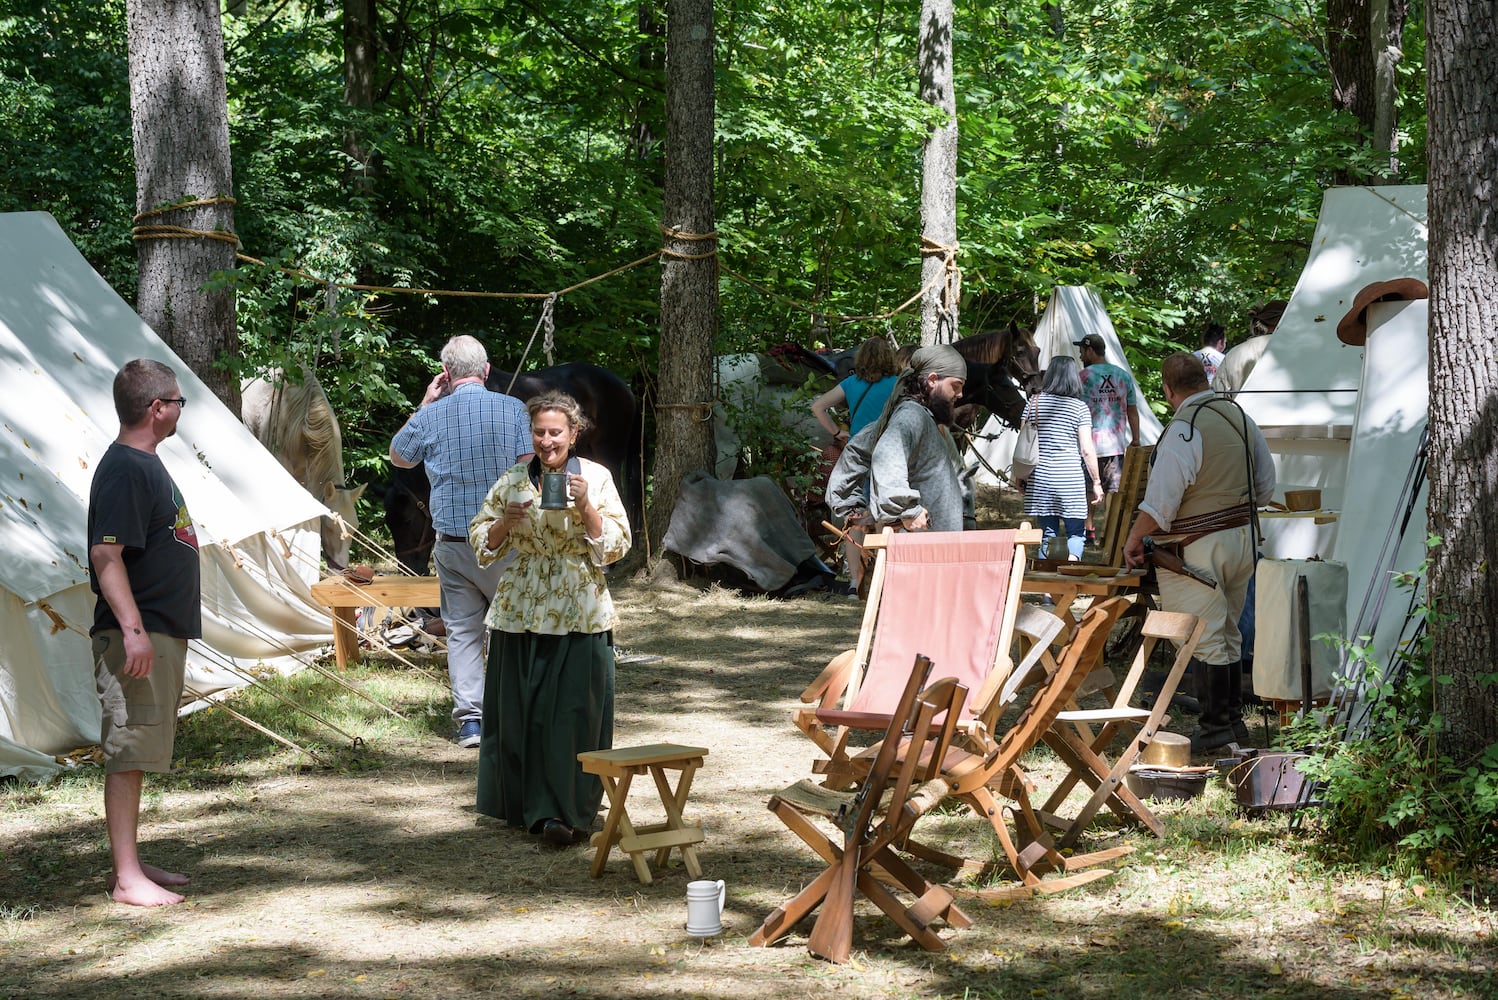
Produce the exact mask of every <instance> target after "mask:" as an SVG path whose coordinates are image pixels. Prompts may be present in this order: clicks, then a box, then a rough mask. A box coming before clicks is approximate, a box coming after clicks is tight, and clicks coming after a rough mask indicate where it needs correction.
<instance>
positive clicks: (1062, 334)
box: [974, 285, 1162, 485]
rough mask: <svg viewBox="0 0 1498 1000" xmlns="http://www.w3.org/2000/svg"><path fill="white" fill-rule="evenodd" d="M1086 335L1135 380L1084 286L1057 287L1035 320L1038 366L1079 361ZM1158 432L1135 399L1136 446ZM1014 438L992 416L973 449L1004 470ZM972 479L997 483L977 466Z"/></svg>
mask: <svg viewBox="0 0 1498 1000" xmlns="http://www.w3.org/2000/svg"><path fill="white" fill-rule="evenodd" d="M1089 333H1095V334H1097V335H1098V336H1100V337H1102V338H1103V343H1104V344H1106V345H1107V347H1108V363H1109V364H1114V365H1117V366H1118V367H1120V368H1122V369H1124V370H1125V371H1127V372H1128V373H1129V375H1130V376H1131V377H1133V376H1134V369H1133V368H1132V367H1130V365H1129V359H1128V357H1127V356H1126V355H1125V354H1124V349H1123V344H1122V342H1120V341H1119V339H1118V332H1117V331H1116V330H1114V329H1113V321H1112V320H1110V319H1109V318H1108V310H1107V309H1106V308H1104V306H1103V300H1102V297H1101V296H1100V295H1098V293H1097V291H1096V290H1094V289H1092V288H1090V287H1087V286H1085V285H1060V286H1057V288H1056V291H1055V294H1053V295H1052V296H1051V301H1050V304H1048V305H1047V306H1046V310H1045V312H1044V313H1043V314H1041V317H1040V322H1039V324H1037V325H1036V327H1035V344H1036V346H1037V347H1038V348H1040V367H1041V368H1045V366H1046V365H1048V364H1050V363H1051V359H1052V358H1054V357H1058V356H1064V357H1070V358H1074V359H1077V360H1078V362H1079V363H1080V360H1081V352H1080V351H1079V350H1078V348H1077V346H1076V341H1079V340H1081V339H1082V338H1083V337H1085V336H1087V335H1088V334H1089ZM1134 381H1135V383H1136V384H1137V383H1138V381H1139V379H1138V378H1137V377H1135V378H1134ZM1161 429H1162V427H1161V424H1160V418H1159V417H1156V416H1155V414H1154V411H1153V410H1151V409H1150V408H1149V404H1148V403H1147V402H1146V401H1145V400H1144V399H1140V400H1139V440H1140V442H1141V443H1143V444H1154V443H1155V441H1157V440H1158V439H1159V437H1160V431H1161ZM1014 437H1015V432H1014V431H1012V430H1009V429H1008V428H1006V427H1005V426H1004V425H1003V424H1002V423H1000V422H999V421H998V420H997V419H996V418H994V417H989V419H988V422H987V423H986V424H984V425H983V430H982V432H981V436H980V439H979V441H978V443H977V444H976V445H975V446H974V450H976V451H977V452H978V453H979V454H981V455H982V456H983V459H984V460H985V461H986V462H987V463H988V464H989V465H990V466H992V467H993V468H995V469H1000V470H1007V469H1008V468H1009V462H1010V460H1011V459H1012V458H1013V457H1014ZM977 479H978V482H980V483H986V484H988V485H994V484H996V483H998V482H999V480H998V478H997V477H995V476H994V475H993V474H992V473H990V472H989V471H988V470H987V469H985V468H983V467H982V466H981V465H980V466H979V471H978V477H977Z"/></svg>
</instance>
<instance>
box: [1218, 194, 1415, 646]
mask: <svg viewBox="0 0 1498 1000" xmlns="http://www.w3.org/2000/svg"><path fill="white" fill-rule="evenodd" d="M1395 278H1418V279H1420V280H1421V281H1424V280H1425V279H1426V202H1425V188H1424V187H1423V186H1393V187H1347V188H1332V189H1330V190H1328V191H1327V192H1326V194H1325V196H1324V197H1323V199H1322V206H1321V215H1320V218H1319V219H1318V220H1317V223H1316V231H1315V234H1314V236H1313V237H1312V242H1311V251H1310V254H1309V255H1308V257H1307V260H1306V265H1305V269H1304V271H1302V272H1301V276H1300V279H1299V280H1298V281H1297V282H1296V285H1295V291H1294V293H1293V294H1292V295H1291V297H1290V302H1289V305H1288V306H1286V308H1285V314H1284V317H1283V318H1282V319H1281V320H1280V324H1279V327H1278V328H1277V329H1276V330H1275V332H1274V334H1273V336H1272V337H1270V340H1269V345H1268V347H1267V348H1266V350H1265V353H1264V356H1263V358H1262V359H1260V361H1259V363H1258V365H1257V366H1256V367H1255V368H1254V370H1253V373H1252V374H1251V375H1250V376H1249V377H1248V379H1247V381H1246V382H1245V383H1244V386H1243V390H1242V392H1240V393H1239V394H1238V396H1237V397H1236V398H1237V400H1238V402H1239V403H1240V404H1241V405H1242V406H1243V408H1244V410H1246V411H1247V412H1248V414H1249V415H1250V416H1252V417H1253V418H1254V420H1255V421H1256V422H1257V423H1258V424H1259V426H1260V427H1261V428H1262V429H1263V431H1264V436H1265V438H1266V439H1267V440H1268V442H1269V449H1270V451H1271V452H1272V453H1273V454H1274V459H1275V472H1276V476H1277V478H1278V487H1277V490H1278V493H1279V495H1280V497H1281V498H1283V495H1284V492H1285V491H1286V490H1297V489H1311V488H1315V489H1319V490H1321V498H1322V506H1323V507H1324V508H1325V509H1327V510H1335V511H1339V512H1340V517H1339V519H1338V520H1336V521H1335V522H1332V523H1329V524H1324V525H1317V524H1316V523H1315V521H1314V520H1312V519H1309V518H1300V519H1287V520H1266V521H1265V522H1264V527H1265V544H1264V554H1265V555H1267V556H1270V557H1273V558H1281V559H1308V558H1312V557H1321V558H1329V559H1335V560H1337V561H1339V562H1344V563H1346V564H1347V568H1348V577H1347V579H1348V594H1347V621H1348V626H1349V629H1355V628H1360V630H1361V631H1362V632H1363V633H1369V632H1372V633H1373V634H1374V635H1375V637H1376V642H1375V649H1376V654H1377V655H1378V657H1379V658H1380V661H1381V662H1387V656H1388V654H1389V652H1390V650H1391V648H1392V645H1393V642H1394V639H1395V637H1396V635H1397V633H1398V630H1399V627H1400V625H1401V624H1402V622H1403V619H1404V613H1405V609H1406V607H1407V605H1408V596H1407V595H1404V594H1400V593H1397V592H1391V594H1390V596H1389V597H1388V599H1387V601H1386V603H1385V605H1384V607H1383V610H1382V614H1381V615H1380V616H1379V617H1378V618H1377V620H1376V621H1363V622H1362V623H1361V626H1360V624H1359V618H1360V614H1361V613H1362V611H1363V605H1364V601H1365V596H1366V595H1367V594H1368V593H1369V592H1370V588H1373V587H1376V586H1377V585H1379V584H1380V583H1382V581H1383V579H1384V578H1385V576H1386V574H1387V573H1388V572H1390V571H1391V568H1392V571H1395V572H1398V571H1414V570H1415V569H1417V568H1418V567H1419V565H1420V562H1421V560H1422V559H1423V557H1424V540H1425V493H1424V491H1423V490H1422V491H1420V492H1419V493H1418V495H1416V496H1415V497H1414V498H1413V505H1414V509H1413V513H1412V517H1411V520H1410V522H1409V524H1408V526H1407V527H1406V529H1405V533H1404V538H1403V542H1402V543H1400V544H1398V545H1397V546H1394V547H1395V549H1397V551H1392V552H1389V553H1384V552H1383V549H1384V547H1385V543H1386V541H1387V542H1388V543H1389V544H1390V545H1393V543H1394V542H1395V540H1396V539H1394V537H1393V534H1392V531H1393V529H1394V527H1395V522H1396V520H1397V519H1401V518H1402V515H1403V510H1402V509H1397V508H1399V507H1400V506H1401V505H1400V504H1399V503H1398V501H1399V499H1400V497H1399V494H1400V489H1401V484H1402V483H1403V482H1404V480H1405V478H1406V474H1407V472H1408V470H1409V469H1410V467H1411V463H1412V461H1413V459H1414V457H1415V453H1416V448H1417V446H1418V443H1419V440H1420V437H1421V434H1422V432H1423V431H1424V429H1425V423H1426V417H1427V414H1428V412H1429V406H1428V403H1429V397H1428V381H1427V378H1428V375H1427V366H1426V359H1427V355H1428V349H1429V344H1428V339H1427V325H1426V324H1427V315H1428V313H1427V309H1426V303H1425V302H1424V301H1415V302H1389V303H1376V304H1374V305H1373V306H1371V307H1370V308H1369V310H1368V340H1367V343H1366V344H1365V345H1364V346H1363V347H1353V346H1348V345H1346V344H1343V343H1342V342H1341V341H1340V340H1338V339H1337V335H1336V329H1337V323H1338V322H1339V321H1340V320H1341V319H1342V318H1343V316H1345V315H1346V314H1347V312H1348V311H1349V310H1350V309H1351V308H1352V305H1353V301H1354V299H1355V298H1356V296H1357V294H1358V292H1359V291H1361V290H1362V289H1364V288H1366V287H1367V286H1368V285H1371V284H1374V283H1375V282H1382V281H1390V280H1393V279H1395Z"/></svg>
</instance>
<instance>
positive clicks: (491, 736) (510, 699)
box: [478, 632, 614, 830]
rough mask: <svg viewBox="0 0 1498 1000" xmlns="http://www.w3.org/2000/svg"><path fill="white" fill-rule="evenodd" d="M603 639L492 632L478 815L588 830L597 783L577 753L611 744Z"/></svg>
mask: <svg viewBox="0 0 1498 1000" xmlns="http://www.w3.org/2000/svg"><path fill="white" fill-rule="evenodd" d="M609 638H610V635H609V633H607V632H602V633H597V634H587V633H581V632H572V633H569V634H567V635H537V634H535V633H533V632H521V633H516V632H494V633H492V634H491V635H490V637H489V661H488V668H487V670H486V671H485V674H484V716H483V722H482V724H481V731H480V737H479V778H478V811H479V812H481V813H483V814H484V815H485V816H493V817H495V818H496V819H502V820H504V821H505V822H507V823H509V824H510V825H511V826H522V827H524V828H525V829H527V830H531V829H534V828H535V827H536V825H537V824H539V823H541V822H543V821H545V820H548V819H559V820H561V821H562V822H564V823H566V824H567V825H568V826H571V827H576V828H580V829H583V830H586V829H588V828H589V827H590V826H591V825H592V823H593V819H594V817H595V816H596V815H597V814H598V805H599V803H600V802H601V801H602V799H603V784H602V782H600V781H599V780H598V778H597V777H595V776H594V775H591V774H584V773H583V770H582V767H581V766H580V765H579V764H578V762H577V755H578V754H579V753H582V752H584V751H587V750H608V749H611V748H612V747H613V745H614V649H613V646H612V645H610V643H609Z"/></svg>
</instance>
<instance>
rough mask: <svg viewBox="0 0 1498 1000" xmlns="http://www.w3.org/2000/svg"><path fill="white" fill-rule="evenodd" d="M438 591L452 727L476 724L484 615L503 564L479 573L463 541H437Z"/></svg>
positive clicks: (480, 699)
mask: <svg viewBox="0 0 1498 1000" xmlns="http://www.w3.org/2000/svg"><path fill="white" fill-rule="evenodd" d="M432 559H433V561H434V562H435V563H436V564H437V581H438V583H440V584H441V587H442V622H443V624H444V625H446V626H447V676H448V679H449V680H450V682H451V684H452V690H453V722H454V723H456V724H457V725H459V726H461V725H462V724H463V723H465V722H470V721H472V722H477V721H479V719H480V717H481V716H482V715H483V711H484V709H483V706H484V642H485V640H486V639H487V638H488V629H486V628H485V627H484V616H485V615H487V614H488V613H489V604H490V602H492V601H493V600H494V588H495V587H497V586H499V576H500V574H501V573H503V572H504V566H505V564H506V563H507V562H508V561H509V560H507V559H501V560H499V561H498V562H494V563H491V564H489V565H488V566H485V567H483V568H482V569H481V568H479V563H478V559H477V558H476V557H475V556H474V554H473V549H472V548H471V547H470V546H469V544H468V543H467V542H447V541H442V540H441V539H438V541H437V545H436V547H435V548H433V550H432Z"/></svg>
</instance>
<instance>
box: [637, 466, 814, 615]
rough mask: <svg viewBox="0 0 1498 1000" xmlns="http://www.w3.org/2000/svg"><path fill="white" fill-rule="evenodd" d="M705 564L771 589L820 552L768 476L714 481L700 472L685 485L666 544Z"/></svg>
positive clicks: (788, 581) (780, 586)
mask: <svg viewBox="0 0 1498 1000" xmlns="http://www.w3.org/2000/svg"><path fill="white" fill-rule="evenodd" d="M661 544H662V545H663V546H664V547H665V548H668V549H670V550H671V551H672V552H675V553H677V554H679V555H682V556H685V557H686V558H688V559H691V560H693V561H694V562H700V563H711V564H716V563H727V564H728V565H730V566H732V567H734V568H735V569H737V570H739V571H741V572H743V573H744V574H746V575H747V576H748V577H749V578H750V579H751V580H753V581H754V582H755V584H756V585H758V586H760V587H763V588H764V589H765V590H772V591H773V590H779V589H780V588H782V587H784V586H785V585H786V584H788V583H790V581H791V578H792V577H793V576H795V573H796V567H798V566H800V565H801V563H803V562H804V561H806V560H807V559H811V558H813V557H815V556H816V554H817V547H816V546H815V545H814V544H813V543H812V540H811V539H810V538H809V537H808V536H807V534H806V529H805V528H803V527H802V526H801V522H800V521H799V520H797V519H796V508H795V507H793V506H791V501H790V500H789V499H788V498H787V497H786V495H785V494H784V493H783V492H781V489H780V487H779V486H776V485H775V482H774V480H772V479H770V478H769V477H767V476H756V477H755V478H753V479H713V478H712V477H711V476H708V475H706V474H705V473H700V472H699V473H696V474H694V475H693V476H692V477H690V478H689V479H688V480H687V481H686V482H684V483H682V486H681V499H680V500H679V501H678V502H677V504H676V509H675V510H674V511H672V512H671V526H670V527H669V528H667V529H666V538H665V541H663V542H662V543H661Z"/></svg>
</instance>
